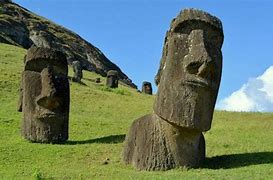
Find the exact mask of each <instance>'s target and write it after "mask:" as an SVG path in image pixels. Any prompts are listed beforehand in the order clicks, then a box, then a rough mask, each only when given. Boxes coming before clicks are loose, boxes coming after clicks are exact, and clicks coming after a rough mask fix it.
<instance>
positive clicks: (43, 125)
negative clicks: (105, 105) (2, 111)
mask: <svg viewBox="0 0 273 180" xmlns="http://www.w3.org/2000/svg"><path fill="white" fill-rule="evenodd" d="M67 73H68V66H67V60H66V56H65V55H64V54H63V53H61V52H59V51H56V50H53V49H49V48H41V47H35V46H33V47H31V48H30V49H29V50H28V51H27V56H26V59H25V67H24V71H23V73H22V82H21V101H19V102H21V103H22V104H21V105H19V107H20V106H21V107H22V108H21V109H20V108H19V109H18V110H19V111H20V110H21V111H22V112H23V114H24V115H23V122H22V128H21V130H22V135H23V136H24V137H25V138H26V139H28V140H30V141H32V142H41V143H62V142H64V141H66V140H67V139H68V120H69V101H70V95H69V82H68V78H67Z"/></svg>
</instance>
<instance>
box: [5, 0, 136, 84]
mask: <svg viewBox="0 0 273 180" xmlns="http://www.w3.org/2000/svg"><path fill="white" fill-rule="evenodd" d="M0 42H1V43H6V44H11V45H15V46H20V47H23V48H25V49H27V48H29V47H30V46H31V45H33V44H35V45H36V46H45V47H53V48H56V49H59V50H60V51H63V52H64V53H65V54H66V55H67V59H68V63H69V64H70V65H71V64H72V62H73V61H76V60H77V61H80V63H81V65H82V66H83V69H85V70H88V71H93V72H96V73H97V74H100V75H102V76H106V74H107V71H109V70H117V71H118V72H119V78H120V80H121V81H123V82H124V83H125V84H127V85H129V86H130V87H133V88H137V86H136V85H135V84H134V83H133V82H132V80H131V79H130V78H129V77H128V76H127V75H126V74H124V73H123V72H122V70H121V69H120V68H119V67H118V66H117V65H116V64H114V63H113V62H111V61H110V60H109V59H108V58H107V57H106V56H105V55H104V54H103V53H102V52H101V51H100V50H99V49H98V48H97V47H95V46H94V45H92V44H91V43H89V42H88V41H86V40H84V39H83V38H82V37H81V36H80V35H78V34H77V33H75V32H73V31H71V30H69V29H67V28H65V27H63V26H61V25H58V24H56V23H54V22H52V21H51V20H48V19H46V18H44V17H42V16H39V15H36V14H35V13H33V12H31V11H29V10H28V9H26V8H24V7H21V6H20V5H18V4H16V3H14V2H9V1H0Z"/></svg>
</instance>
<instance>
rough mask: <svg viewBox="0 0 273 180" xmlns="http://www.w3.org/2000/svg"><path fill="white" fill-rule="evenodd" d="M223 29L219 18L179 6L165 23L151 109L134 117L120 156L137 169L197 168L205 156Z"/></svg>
mask: <svg viewBox="0 0 273 180" xmlns="http://www.w3.org/2000/svg"><path fill="white" fill-rule="evenodd" d="M223 37H224V35H223V30H222V24H221V21H220V20H219V19H218V18H216V17H214V16H212V15H210V14H208V13H206V12H203V11H200V10H196V9H185V10H183V11H182V12H181V13H180V14H179V15H178V16H177V17H176V18H175V19H174V20H173V21H172V23H171V28H170V30H169V31H168V32H167V37H166V40H165V44H164V50H163V55H162V59H161V64H160V68H159V72H158V73H157V76H156V82H157V84H158V92H157V95H156V99H155V103H154V113H153V114H150V115H146V116H144V117H141V118H139V119H137V120H135V121H134V122H133V124H132V126H131V128H130V130H129V133H128V134H127V136H126V140H125V146H124V149H123V160H124V162H125V163H126V164H133V165H134V166H135V167H136V168H137V169H140V170H167V169H171V168H176V167H181V166H183V167H198V166H201V164H202V162H203V161H204V159H205V140H204V136H203V134H202V132H203V131H208V130H209V129H210V127H211V121H212V116H213V111H214V106H215V102H216V98H217V94H218V89H219V84H220V79H221V71H222V53H221V47H222V43H223Z"/></svg>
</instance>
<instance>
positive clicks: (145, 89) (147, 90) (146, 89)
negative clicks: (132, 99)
mask: <svg viewBox="0 0 273 180" xmlns="http://www.w3.org/2000/svg"><path fill="white" fill-rule="evenodd" d="M142 93H144V94H153V89H152V84H151V83H150V82H147V81H144V82H143V83H142Z"/></svg>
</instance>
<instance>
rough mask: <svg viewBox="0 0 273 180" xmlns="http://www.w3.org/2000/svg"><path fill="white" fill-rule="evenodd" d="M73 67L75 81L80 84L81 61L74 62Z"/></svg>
mask: <svg viewBox="0 0 273 180" xmlns="http://www.w3.org/2000/svg"><path fill="white" fill-rule="evenodd" d="M72 66H73V71H74V77H73V81H76V82H80V81H81V79H82V65H81V63H80V62H79V61H73V63H72Z"/></svg>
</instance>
